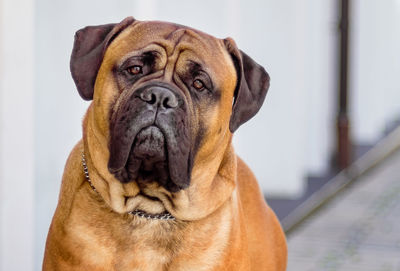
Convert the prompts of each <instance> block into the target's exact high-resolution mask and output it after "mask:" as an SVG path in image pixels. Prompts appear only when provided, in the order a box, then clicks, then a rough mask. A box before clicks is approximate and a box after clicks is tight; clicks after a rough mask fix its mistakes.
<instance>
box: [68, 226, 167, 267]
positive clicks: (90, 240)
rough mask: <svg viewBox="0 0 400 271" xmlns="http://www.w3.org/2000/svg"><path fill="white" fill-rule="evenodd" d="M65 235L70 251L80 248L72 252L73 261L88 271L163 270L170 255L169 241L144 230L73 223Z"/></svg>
mask: <svg viewBox="0 0 400 271" xmlns="http://www.w3.org/2000/svg"><path fill="white" fill-rule="evenodd" d="M125 233H126V236H125V238H124V237H123V235H124V234H125ZM68 235H69V237H70V238H68V237H67V239H69V240H68V243H69V245H68V247H69V248H70V249H71V252H72V253H73V251H72V250H74V249H73V248H79V249H78V250H75V252H76V253H73V254H74V257H75V258H76V261H75V262H80V263H84V265H85V266H87V267H88V268H89V267H90V270H107V271H108V270H115V271H125V270H166V269H167V266H168V264H169V263H170V262H171V258H172V255H173V251H172V249H173V247H174V244H172V243H171V240H169V241H168V242H167V241H165V240H161V239H163V238H162V236H160V234H157V233H156V232H148V233H147V234H146V233H144V232H143V229H139V230H138V231H135V232H131V233H127V232H124V231H123V230H122V231H120V232H113V231H112V230H110V231H107V230H104V229H102V228H88V227H87V225H85V226H83V225H82V226H79V225H75V226H74V227H72V228H71V229H70V231H69V234H68ZM155 235H159V236H155Z"/></svg>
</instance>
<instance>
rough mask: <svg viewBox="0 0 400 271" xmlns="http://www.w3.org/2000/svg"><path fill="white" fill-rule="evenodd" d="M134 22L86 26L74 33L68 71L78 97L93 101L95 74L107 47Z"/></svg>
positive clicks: (132, 20)
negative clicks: (69, 70)
mask: <svg viewBox="0 0 400 271" xmlns="http://www.w3.org/2000/svg"><path fill="white" fill-rule="evenodd" d="M134 21H135V20H134V19H133V18H132V17H128V18H126V19H124V20H123V21H122V22H120V23H119V24H105V25H97V26H87V27H85V28H82V29H80V30H78V31H77V32H76V34H75V41H74V47H73V49H72V55H71V62H70V69H71V74H72V78H73V79H74V81H75V85H76V87H77V89H78V92H79V95H81V97H82V98H83V99H84V100H92V99H93V92H94V83H95V81H96V76H97V72H98V70H99V68H100V65H101V62H102V61H103V57H104V53H105V51H106V49H107V47H108V45H110V43H111V42H112V40H113V39H114V38H115V37H116V36H117V35H118V34H119V33H121V31H122V30H124V29H125V28H126V27H127V26H129V25H131V24H132V23H133V22H134Z"/></svg>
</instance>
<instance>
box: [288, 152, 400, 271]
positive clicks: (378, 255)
mask: <svg viewBox="0 0 400 271" xmlns="http://www.w3.org/2000/svg"><path fill="white" fill-rule="evenodd" d="M288 243H289V264H288V269H287V270H288V271H325V270H326V271H331V270H343V271H359V270H360V271H361V270H362V271H400V151H398V152H396V153H395V154H394V155H393V156H392V157H391V158H389V159H388V160H387V161H385V162H384V163H383V164H382V165H380V166H378V167H377V168H375V169H374V170H373V171H371V172H370V173H368V175H366V176H364V177H363V178H361V179H359V180H358V181H357V182H356V183H355V184H353V185H352V186H351V187H350V188H348V189H346V190H345V191H343V192H342V193H341V194H339V195H338V196H337V197H336V198H335V199H334V200H332V201H331V202H330V203H328V204H327V205H326V206H325V207H323V208H322V209H320V210H319V211H318V212H317V213H316V214H314V215H313V216H311V217H310V218H308V219H307V220H306V221H305V222H304V223H303V224H302V225H301V226H300V227H299V228H297V229H296V230H295V231H294V232H292V233H291V235H290V236H289V238H288Z"/></svg>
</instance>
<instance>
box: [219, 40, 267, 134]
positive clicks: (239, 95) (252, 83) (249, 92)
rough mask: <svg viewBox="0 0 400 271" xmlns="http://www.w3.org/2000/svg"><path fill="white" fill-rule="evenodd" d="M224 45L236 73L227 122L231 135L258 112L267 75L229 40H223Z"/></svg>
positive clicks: (265, 86)
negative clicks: (232, 100) (229, 117)
mask: <svg viewBox="0 0 400 271" xmlns="http://www.w3.org/2000/svg"><path fill="white" fill-rule="evenodd" d="M224 43H225V47H226V49H227V50H228V52H229V54H230V55H231V57H232V60H233V63H234V64H235V68H236V71H237V83H236V89H235V94H234V103H233V108H232V115H231V119H230V121H229V130H230V131H231V132H232V133H233V132H235V131H236V129H237V128H238V127H239V126H240V125H242V124H243V123H245V122H246V121H248V120H249V119H251V118H252V117H253V116H254V115H255V114H256V113H257V112H258V110H260V108H261V105H262V104H263V102H264V99H265V95H266V94H267V91H268V88H269V75H268V73H267V72H266V71H265V69H264V68H263V67H262V66H260V65H258V64H257V63H256V62H255V61H254V60H253V59H251V58H250V57H249V56H248V55H246V54H245V53H244V52H242V51H240V50H239V49H238V48H237V46H236V44H235V42H234V41H233V40H232V39H231V38H227V39H225V40H224Z"/></svg>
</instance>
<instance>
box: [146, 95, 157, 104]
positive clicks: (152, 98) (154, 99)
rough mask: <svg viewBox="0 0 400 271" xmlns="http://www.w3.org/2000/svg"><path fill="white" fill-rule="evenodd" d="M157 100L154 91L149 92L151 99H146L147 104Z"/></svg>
mask: <svg viewBox="0 0 400 271" xmlns="http://www.w3.org/2000/svg"><path fill="white" fill-rule="evenodd" d="M156 101H157V97H156V95H155V94H154V93H152V94H151V99H150V101H148V103H149V104H155V103H156Z"/></svg>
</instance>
